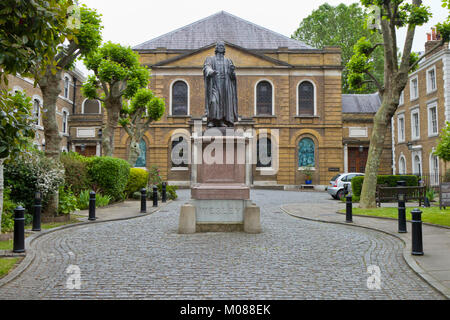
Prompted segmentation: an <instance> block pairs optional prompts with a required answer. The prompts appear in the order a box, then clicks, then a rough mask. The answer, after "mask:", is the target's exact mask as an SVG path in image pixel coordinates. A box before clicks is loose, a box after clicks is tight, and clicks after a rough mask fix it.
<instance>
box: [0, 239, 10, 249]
mask: <svg viewBox="0 0 450 320" xmlns="http://www.w3.org/2000/svg"><path fill="white" fill-rule="evenodd" d="M12 249H13V241H12V239H11V240H5V241H0V250H12Z"/></svg>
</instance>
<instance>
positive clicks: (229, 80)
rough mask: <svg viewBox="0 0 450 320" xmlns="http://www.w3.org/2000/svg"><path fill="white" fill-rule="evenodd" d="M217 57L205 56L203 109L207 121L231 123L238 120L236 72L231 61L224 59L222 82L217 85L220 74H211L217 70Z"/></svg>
mask: <svg viewBox="0 0 450 320" xmlns="http://www.w3.org/2000/svg"><path fill="white" fill-rule="evenodd" d="M217 59H218V58H217V57H216V56H214V57H208V58H206V61H205V64H204V67H203V75H204V78H205V109H206V116H207V118H208V122H211V121H224V122H225V123H227V124H228V125H233V124H234V123H235V122H237V121H238V103H237V89H236V74H235V72H234V65H233V62H232V61H231V60H230V59H228V58H225V57H224V58H223V59H224V68H223V69H224V70H223V71H224V77H223V80H224V84H223V86H220V85H219V83H220V82H219V79H218V78H219V77H220V74H216V75H214V76H213V75H212V74H213V72H214V71H215V70H216V71H219V70H217V64H216V63H217Z"/></svg>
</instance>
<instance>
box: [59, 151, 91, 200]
mask: <svg viewBox="0 0 450 320" xmlns="http://www.w3.org/2000/svg"><path fill="white" fill-rule="evenodd" d="M61 162H62V164H63V165H64V172H65V173H64V180H65V185H66V186H70V188H71V190H72V191H73V193H74V194H76V195H79V194H80V192H81V191H82V190H86V189H90V188H91V181H90V179H89V175H88V170H87V165H88V160H87V158H86V157H83V156H81V155H79V154H78V153H76V152H69V153H63V154H62V155H61Z"/></svg>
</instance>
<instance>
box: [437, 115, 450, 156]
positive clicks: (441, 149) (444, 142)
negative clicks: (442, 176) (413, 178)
mask: <svg viewBox="0 0 450 320" xmlns="http://www.w3.org/2000/svg"><path fill="white" fill-rule="evenodd" d="M434 154H435V155H436V156H438V157H439V158H441V159H442V160H444V161H445V162H448V161H450V122H447V123H446V124H445V128H443V129H442V131H441V134H440V135H439V142H438V145H437V147H436V151H435V152H434Z"/></svg>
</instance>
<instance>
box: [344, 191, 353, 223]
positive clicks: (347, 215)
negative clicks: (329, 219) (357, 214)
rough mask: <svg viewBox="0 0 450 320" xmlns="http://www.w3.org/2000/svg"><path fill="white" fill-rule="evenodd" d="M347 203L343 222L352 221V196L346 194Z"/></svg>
mask: <svg viewBox="0 0 450 320" xmlns="http://www.w3.org/2000/svg"><path fill="white" fill-rule="evenodd" d="M346 199H347V203H346V209H345V222H348V223H352V222H353V203H352V196H351V195H348V196H347V197H346Z"/></svg>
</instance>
